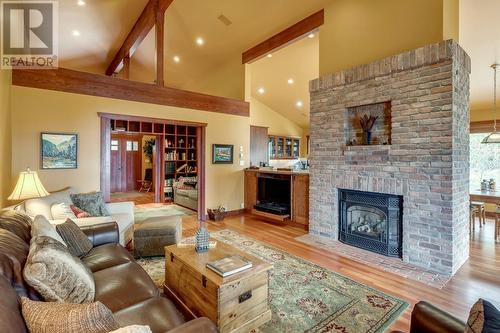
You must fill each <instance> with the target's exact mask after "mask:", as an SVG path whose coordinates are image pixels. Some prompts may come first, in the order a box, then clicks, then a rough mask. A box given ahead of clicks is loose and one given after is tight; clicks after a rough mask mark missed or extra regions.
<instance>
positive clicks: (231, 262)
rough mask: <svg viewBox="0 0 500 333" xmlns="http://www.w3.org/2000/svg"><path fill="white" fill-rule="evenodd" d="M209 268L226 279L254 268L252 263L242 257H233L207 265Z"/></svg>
mask: <svg viewBox="0 0 500 333" xmlns="http://www.w3.org/2000/svg"><path fill="white" fill-rule="evenodd" d="M207 268H209V269H211V270H212V271H214V272H215V273H217V274H219V275H220V276H222V277H226V276H230V275H233V274H236V273H239V272H242V271H244V270H247V269H250V268H252V262H251V261H249V260H247V259H245V258H243V257H242V256H239V255H232V256H227V257H224V258H222V259H219V260H216V261H212V262H209V263H207Z"/></svg>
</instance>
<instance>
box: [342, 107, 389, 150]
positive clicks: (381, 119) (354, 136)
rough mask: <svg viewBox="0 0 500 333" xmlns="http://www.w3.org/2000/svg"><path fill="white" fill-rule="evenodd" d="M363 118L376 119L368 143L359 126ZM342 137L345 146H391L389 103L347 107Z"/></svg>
mask: <svg viewBox="0 0 500 333" xmlns="http://www.w3.org/2000/svg"><path fill="white" fill-rule="evenodd" d="M364 116H368V117H370V116H373V117H377V119H376V120H375V122H374V124H373V127H372V129H371V140H370V143H368V141H367V136H366V134H365V133H364V131H363V128H362V126H361V119H362V118H363V117H364ZM344 119H345V124H344V135H345V142H346V145H347V146H365V145H390V144H391V130H392V126H391V102H390V101H386V102H381V103H374V104H366V105H359V106H353V107H348V108H347V110H346V114H345V117H344Z"/></svg>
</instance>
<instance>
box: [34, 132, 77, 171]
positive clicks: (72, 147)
mask: <svg viewBox="0 0 500 333" xmlns="http://www.w3.org/2000/svg"><path fill="white" fill-rule="evenodd" d="M40 140H41V142H40V164H41V169H76V168H77V167H78V134H66V133H42V135H41V138H40Z"/></svg>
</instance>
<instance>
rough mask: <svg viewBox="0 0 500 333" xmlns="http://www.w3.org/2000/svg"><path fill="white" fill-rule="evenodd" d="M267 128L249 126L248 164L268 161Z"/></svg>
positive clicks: (256, 164) (257, 164)
mask: <svg viewBox="0 0 500 333" xmlns="http://www.w3.org/2000/svg"><path fill="white" fill-rule="evenodd" d="M267 132H268V128H267V127H261V126H250V165H255V166H259V164H260V162H265V163H269V153H268V150H269V148H268V146H269V139H268V133H267Z"/></svg>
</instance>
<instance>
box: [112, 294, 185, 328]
mask: <svg viewBox="0 0 500 333" xmlns="http://www.w3.org/2000/svg"><path fill="white" fill-rule="evenodd" d="M114 316H115V318H116V320H117V321H118V323H119V324H120V325H122V326H123V325H131V324H140V325H149V327H150V328H151V330H152V331H153V332H167V331H169V330H171V329H172V328H174V327H177V326H179V325H182V324H183V323H184V318H183V317H182V315H181V314H180V313H179V312H178V311H177V309H176V308H175V306H174V305H173V304H172V302H171V301H170V300H169V299H167V298H165V297H161V296H157V297H153V298H150V299H148V300H145V301H143V302H140V303H137V304H134V305H132V306H129V307H127V308H125V309H122V310H120V311H117V312H115V313H114Z"/></svg>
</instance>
